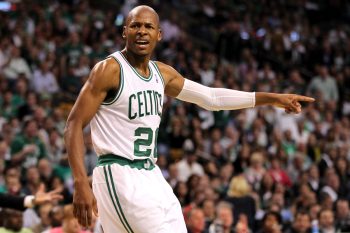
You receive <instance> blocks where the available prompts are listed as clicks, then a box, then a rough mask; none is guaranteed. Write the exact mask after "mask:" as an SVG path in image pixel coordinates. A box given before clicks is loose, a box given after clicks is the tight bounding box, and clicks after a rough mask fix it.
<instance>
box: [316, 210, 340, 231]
mask: <svg viewBox="0 0 350 233" xmlns="http://www.w3.org/2000/svg"><path fill="white" fill-rule="evenodd" d="M318 221H319V226H320V230H321V232H325V233H329V232H337V228H336V226H335V222H334V213H333V211H332V210H331V209H323V210H321V211H320V213H319V217H318Z"/></svg>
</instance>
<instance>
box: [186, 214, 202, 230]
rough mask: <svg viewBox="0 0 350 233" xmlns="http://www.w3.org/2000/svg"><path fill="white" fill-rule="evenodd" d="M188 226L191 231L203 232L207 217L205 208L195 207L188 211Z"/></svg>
mask: <svg viewBox="0 0 350 233" xmlns="http://www.w3.org/2000/svg"><path fill="white" fill-rule="evenodd" d="M187 227H188V229H189V230H190V231H191V232H202V231H203V230H204V228H205V217H204V213H203V210H202V209H200V208H193V209H192V210H191V211H190V212H189V213H188V219H187Z"/></svg>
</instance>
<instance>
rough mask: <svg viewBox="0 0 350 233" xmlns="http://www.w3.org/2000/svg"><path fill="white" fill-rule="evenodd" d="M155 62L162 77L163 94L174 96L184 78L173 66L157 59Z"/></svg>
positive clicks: (180, 87) (180, 88)
mask: <svg viewBox="0 0 350 233" xmlns="http://www.w3.org/2000/svg"><path fill="white" fill-rule="evenodd" d="M156 64H157V66H158V67H159V70H160V72H161V74H162V76H163V78H164V82H165V94H166V95H168V96H171V97H176V96H177V95H178V94H179V93H180V91H181V90H182V87H183V84H184V78H183V77H182V75H181V74H180V73H179V72H177V71H176V70H175V69H174V68H173V67H171V66H169V65H167V64H165V63H163V62H159V61H156Z"/></svg>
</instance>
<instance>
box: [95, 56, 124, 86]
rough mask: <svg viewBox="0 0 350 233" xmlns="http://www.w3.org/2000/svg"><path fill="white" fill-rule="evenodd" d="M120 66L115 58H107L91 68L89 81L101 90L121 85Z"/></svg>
mask: <svg viewBox="0 0 350 233" xmlns="http://www.w3.org/2000/svg"><path fill="white" fill-rule="evenodd" d="M119 75H120V66H119V64H118V62H116V61H115V60H114V59H113V58H106V59H105V60H102V61H100V62H98V63H96V65H95V66H94V68H93V69H92V70H91V73H90V77H89V79H88V83H89V84H91V85H92V86H94V87H95V88H97V89H100V90H109V89H113V88H118V86H119Z"/></svg>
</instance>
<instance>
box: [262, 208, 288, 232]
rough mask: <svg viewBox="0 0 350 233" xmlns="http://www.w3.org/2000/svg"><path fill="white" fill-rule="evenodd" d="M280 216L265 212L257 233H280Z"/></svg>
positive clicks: (275, 213) (276, 213)
mask: <svg viewBox="0 0 350 233" xmlns="http://www.w3.org/2000/svg"><path fill="white" fill-rule="evenodd" d="M281 228H282V226H281V216H280V215H279V213H278V212H267V213H266V214H265V215H264V218H263V220H262V225H261V227H260V230H258V231H257V232H258V233H282V229H281Z"/></svg>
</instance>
